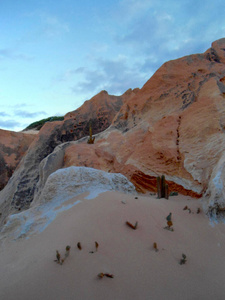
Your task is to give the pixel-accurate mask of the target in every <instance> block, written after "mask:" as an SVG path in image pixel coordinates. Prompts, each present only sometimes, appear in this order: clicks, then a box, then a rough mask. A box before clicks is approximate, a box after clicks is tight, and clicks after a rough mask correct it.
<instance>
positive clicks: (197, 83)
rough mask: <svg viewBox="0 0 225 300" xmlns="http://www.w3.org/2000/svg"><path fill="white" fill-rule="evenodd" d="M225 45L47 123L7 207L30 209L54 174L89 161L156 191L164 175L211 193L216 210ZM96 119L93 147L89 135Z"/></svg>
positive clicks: (192, 190) (175, 184) (198, 192)
mask: <svg viewBox="0 0 225 300" xmlns="http://www.w3.org/2000/svg"><path fill="white" fill-rule="evenodd" d="M224 49H225V39H221V40H219V41H216V42H214V43H213V44H212V47H211V48H210V49H208V50H207V51H206V52H205V53H203V54H196V55H190V56H186V57H183V58H180V59H177V60H174V61H169V62H167V63H165V64H164V65H163V66H162V67H161V68H159V70H158V71H157V72H156V73H155V74H154V75H153V76H152V77H151V78H150V79H149V81H148V82H147V83H146V84H145V85H144V86H143V88H142V89H140V90H133V91H132V90H129V91H127V92H126V93H125V94H124V95H122V96H121V97H115V96H109V95H108V94H107V93H106V92H105V91H103V92H101V93H100V94H98V95H97V96H95V97H93V98H92V99H91V100H90V101H89V102H87V103H85V104H84V105H83V106H82V107H81V108H80V109H78V110H77V111H74V112H71V113H69V114H67V115H66V117H65V120H64V121H63V122H54V123H48V124H45V126H44V127H43V128H42V129H41V131H40V133H39V136H38V139H37V140H36V141H35V143H33V144H32V147H30V148H29V151H28V152H27V155H26V156H25V157H24V158H23V160H22V162H21V164H20V166H19V168H17V170H16V172H15V173H14V175H13V177H12V180H11V181H10V182H9V184H8V185H7V186H6V187H5V189H4V190H3V191H2V192H1V193H0V201H1V203H2V204H1V206H2V207H4V210H5V211H6V210H7V209H8V212H9V211H10V210H11V208H12V206H13V207H14V208H16V209H21V208H24V207H28V206H29V204H30V203H31V202H32V201H33V199H34V195H35V193H38V192H39V193H40V190H41V188H43V187H44V184H45V182H46V180H47V178H48V176H49V175H50V174H51V173H53V172H54V171H56V170H57V169H59V168H65V167H70V166H86V167H93V168H96V169H101V170H104V171H107V172H115V173H122V174H124V175H125V176H126V177H127V178H128V179H129V180H130V181H132V183H133V184H134V185H135V186H136V189H137V190H138V191H140V192H146V191H156V177H157V176H161V175H162V174H164V175H165V176H166V180H167V182H168V184H169V189H170V191H178V192H180V193H183V194H188V195H191V196H195V197H201V196H202V195H205V196H207V197H208V198H206V199H205V203H207V204H206V206H207V205H208V206H209V203H210V207H212V206H213V203H214V202H215V201H214V200H213V197H214V196H213V195H215V193H213V192H211V191H210V187H212V186H213V185H212V182H213V180H214V177H215V176H217V175H218V172H216V169H215V168H217V169H218V170H219V167H218V164H219V162H220V159H221V157H222V155H223V149H224V146H225V135H224V133H225V118H224V115H225V114H224V113H225V96H224V95H225V50H224ZM100 103H103V104H102V107H101V105H100ZM106 108H108V110H107V109H106ZM106 111H108V112H107V113H106ZM111 111H113V113H112V114H111ZM90 119H91V120H92V126H93V134H96V135H95V137H96V139H95V144H94V145H89V144H87V138H88V137H84V136H85V135H86V136H87V135H88V130H89V126H88V122H89V120H90ZM111 121H112V124H111V126H109V124H110V122H111ZM79 126H80V127H79ZM95 126H97V127H95ZM108 126H109V127H108ZM102 130H104V131H103V132H100V131H102ZM82 137H83V138H82ZM215 174H217V175H215ZM221 174H223V172H222V173H221ZM213 176H214V177H213ZM15 184H16V186H17V188H16V189H15V188H13V187H14V186H15ZM214 186H215V185H214ZM8 195H10V196H8ZM220 197H222V198H221V199H222V200H221V201H220V202H219V203H220V204H219V205H220V207H222V206H223V205H224V206H225V199H224V198H223V195H222V193H220ZM217 198H218V197H217ZM3 199H4V201H3ZM217 203H218V201H217ZM206 210H207V208H206Z"/></svg>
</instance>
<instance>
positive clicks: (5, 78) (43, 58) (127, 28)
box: [0, 0, 225, 131]
mask: <svg viewBox="0 0 225 300" xmlns="http://www.w3.org/2000/svg"><path fill="white" fill-rule="evenodd" d="M224 11H225V2H224V0H214V1H209V0H204V1H202V0H195V1H193V0H180V1H177V0H163V1H162V0H157V1H153V0H136V1H134V0H107V1H106V0H104V1H102V0H99V1H98V0H96V1H90V0H77V1H75V0H63V1H59V0H54V1H52V0H44V1H43V0H38V1H37V0H7V1H6V0H0V128H1V129H7V130H14V131H19V130H22V129H24V128H25V127H26V126H27V125H29V124H30V123H32V122H34V121H36V120H40V119H43V118H47V117H50V116H54V115H58V116H61V115H64V114H66V113H67V112H69V111H72V110H75V109H76V108H78V107H79V106H81V105H82V104H83V102H84V101H85V100H87V99H90V98H91V97H92V96H94V95H95V94H97V93H98V92H100V91H101V90H107V91H108V93H110V94H114V95H120V94H122V93H124V92H125V91H126V90H127V89H128V88H136V87H139V88H141V87H142V86H143V84H144V83H145V82H146V81H147V80H148V79H149V78H150V77H151V76H152V74H153V73H154V72H155V71H156V70H157V69H158V68H159V67H160V66H161V65H162V64H163V63H164V62H165V61H168V60H171V59H176V58H178V57H182V56H184V55H189V54H193V53H201V52H204V51H205V50H207V49H208V48H209V47H210V46H211V43H212V42H213V41H215V40H217V39H219V38H223V37H225V18H224Z"/></svg>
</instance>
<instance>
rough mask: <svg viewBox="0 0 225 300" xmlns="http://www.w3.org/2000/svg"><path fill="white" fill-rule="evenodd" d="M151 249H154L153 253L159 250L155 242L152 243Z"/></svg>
mask: <svg viewBox="0 0 225 300" xmlns="http://www.w3.org/2000/svg"><path fill="white" fill-rule="evenodd" d="M153 248H154V250H155V252H158V251H159V249H158V247H157V243H156V242H154V243H153Z"/></svg>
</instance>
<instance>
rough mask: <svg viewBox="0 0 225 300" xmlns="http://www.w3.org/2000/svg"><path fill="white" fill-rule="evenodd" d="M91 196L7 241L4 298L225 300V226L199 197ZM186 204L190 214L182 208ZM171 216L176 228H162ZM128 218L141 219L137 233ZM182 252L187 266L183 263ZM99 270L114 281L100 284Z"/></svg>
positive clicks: (1, 256) (1, 257) (0, 255)
mask: <svg viewBox="0 0 225 300" xmlns="http://www.w3.org/2000/svg"><path fill="white" fill-rule="evenodd" d="M86 196H87V193H86V194H82V195H79V196H77V197H75V198H73V199H71V200H69V201H71V203H72V202H74V201H78V200H80V201H81V202H80V203H78V204H77V205H75V206H72V207H71V208H70V209H69V210H67V211H63V212H61V213H59V214H58V216H57V217H56V219H55V220H54V221H53V222H51V223H50V225H49V226H48V227H47V228H46V229H45V230H44V231H43V232H41V233H35V234H32V235H31V236H28V238H20V239H16V240H10V239H4V240H3V241H2V242H1V248H0V249H1V250H0V265H1V275H0V276H1V278H0V299H3V300H12V299H17V300H22V299H23V300H24V299H25V300H26V299H29V300H40V299H42V300H47V299H49V300H53V299H54V300H57V299H82V300H86V299H87V300H89V299H90V300H94V299H98V300H101V299H109V300H110V299H114V300H115V299H116V300H120V299H121V300H124V299H136V300H137V299H140V300H143V299H146V300H147V299H160V300H161V299H173V300H176V299H177V300H180V299H182V300H185V299H188V300H194V299H204V300H207V299H224V294H225V259H224V257H225V224H223V223H220V224H213V223H212V222H210V220H209V219H208V218H207V217H206V216H205V215H204V213H203V212H202V211H201V212H200V213H199V214H197V213H196V212H197V208H198V207H201V203H200V200H196V199H191V198H190V197H187V196H180V195H179V196H174V197H170V199H169V200H165V199H156V197H155V196H140V195H138V199H135V197H136V196H135V195H127V194H121V193H118V192H105V193H102V194H100V195H98V196H97V197H96V198H94V199H91V200H87V199H85V197H86ZM123 202H125V203H123ZM186 205H187V206H188V207H189V208H190V209H191V213H189V211H188V210H183V208H184V207H185V206H186ZM170 212H172V222H173V228H174V231H168V230H166V229H164V227H165V226H166V219H165V218H166V216H167V215H168V214H169V213H170ZM126 221H129V222H131V223H132V224H135V222H136V221H138V227H137V229H136V230H133V229H131V228H130V227H128V226H127V225H126V224H125V222H126ZM95 241H97V242H98V244H99V247H98V250H97V251H96V249H95ZM78 242H80V243H81V246H82V250H79V249H78V248H77V243H78ZM154 242H156V243H157V248H158V250H159V251H157V252H156V251H155V250H154V248H153V243H154ZM67 245H70V246H71V249H70V254H69V256H68V257H67V258H66V260H65V262H64V264H63V265H59V264H57V263H56V262H54V260H55V258H56V250H58V251H59V252H60V253H61V254H62V256H64V253H65V247H66V246H67ZM90 252H94V253H90ZM182 253H184V254H186V256H187V262H186V263H185V264H183V265H180V264H179V261H180V259H181V258H182ZM100 272H103V273H109V274H113V275H114V278H108V277H103V278H102V279H100V278H98V276H97V275H98V274H99V273H100Z"/></svg>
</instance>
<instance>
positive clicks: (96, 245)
mask: <svg viewBox="0 0 225 300" xmlns="http://www.w3.org/2000/svg"><path fill="white" fill-rule="evenodd" d="M98 246H99V245H98V242H95V250H96V252H97V251H98Z"/></svg>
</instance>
